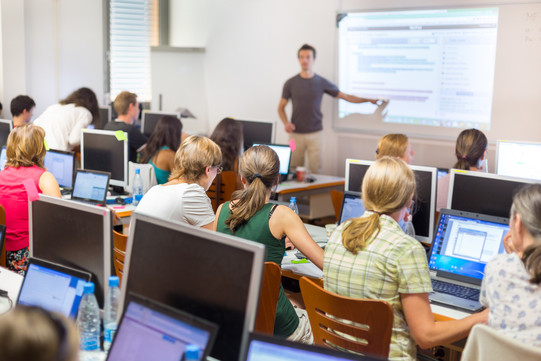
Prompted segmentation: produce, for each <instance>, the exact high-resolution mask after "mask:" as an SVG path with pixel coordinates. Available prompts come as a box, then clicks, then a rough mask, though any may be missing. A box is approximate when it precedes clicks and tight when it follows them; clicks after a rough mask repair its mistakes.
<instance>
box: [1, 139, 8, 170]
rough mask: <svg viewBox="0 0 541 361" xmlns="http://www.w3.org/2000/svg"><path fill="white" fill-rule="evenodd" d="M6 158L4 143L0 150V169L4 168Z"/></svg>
mask: <svg viewBox="0 0 541 361" xmlns="http://www.w3.org/2000/svg"><path fill="white" fill-rule="evenodd" d="M7 160H8V156H7V151H6V146H5V145H4V146H3V147H2V150H1V151H0V170H2V169H4V167H5V166H6V162H7Z"/></svg>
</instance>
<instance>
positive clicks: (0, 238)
mask: <svg viewBox="0 0 541 361" xmlns="http://www.w3.org/2000/svg"><path fill="white" fill-rule="evenodd" d="M5 239H6V226H4V225H3V224H0V250H2V249H3V248H2V247H3V246H4V240H5Z"/></svg>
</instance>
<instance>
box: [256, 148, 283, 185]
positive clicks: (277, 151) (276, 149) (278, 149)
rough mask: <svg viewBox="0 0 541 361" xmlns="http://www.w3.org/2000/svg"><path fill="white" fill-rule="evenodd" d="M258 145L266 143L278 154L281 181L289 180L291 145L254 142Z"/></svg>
mask: <svg viewBox="0 0 541 361" xmlns="http://www.w3.org/2000/svg"><path fill="white" fill-rule="evenodd" d="M256 145H266V146H267V147H269V148H271V149H272V150H274V151H275V152H276V154H278V159H279V160H280V182H284V181H286V180H287V175H288V173H289V166H290V164H291V148H290V147H289V145H285V144H254V146H256Z"/></svg>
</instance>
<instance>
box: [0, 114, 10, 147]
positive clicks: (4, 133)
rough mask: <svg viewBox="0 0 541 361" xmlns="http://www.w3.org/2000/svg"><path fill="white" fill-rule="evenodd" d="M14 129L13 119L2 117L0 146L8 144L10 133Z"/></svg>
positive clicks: (0, 121) (0, 120)
mask: <svg viewBox="0 0 541 361" xmlns="http://www.w3.org/2000/svg"><path fill="white" fill-rule="evenodd" d="M12 129H13V124H12V122H11V120H7V119H0V148H2V146H4V145H7V144H8V137H9V133H11V130H12Z"/></svg>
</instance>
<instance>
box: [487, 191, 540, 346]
mask: <svg viewBox="0 0 541 361" xmlns="http://www.w3.org/2000/svg"><path fill="white" fill-rule="evenodd" d="M504 242H505V243H506V249H507V251H508V252H509V254H502V255H498V256H496V257H494V258H493V259H492V260H491V261H490V262H489V263H488V264H487V266H486V267H485V277H484V278H483V284H482V286H481V296H480V302H481V303H482V304H483V305H484V306H486V307H489V308H490V313H489V316H488V325H489V326H490V327H492V328H495V329H498V330H500V331H501V332H503V333H505V334H506V336H508V337H510V338H514V339H517V340H520V341H522V342H524V343H527V344H529V345H533V346H537V347H541V184H531V185H528V186H525V187H524V188H522V189H521V190H520V191H519V192H518V193H517V194H516V195H515V197H514V199H513V205H512V207H511V216H510V219H509V234H508V236H507V237H506V238H505V239H504Z"/></svg>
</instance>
